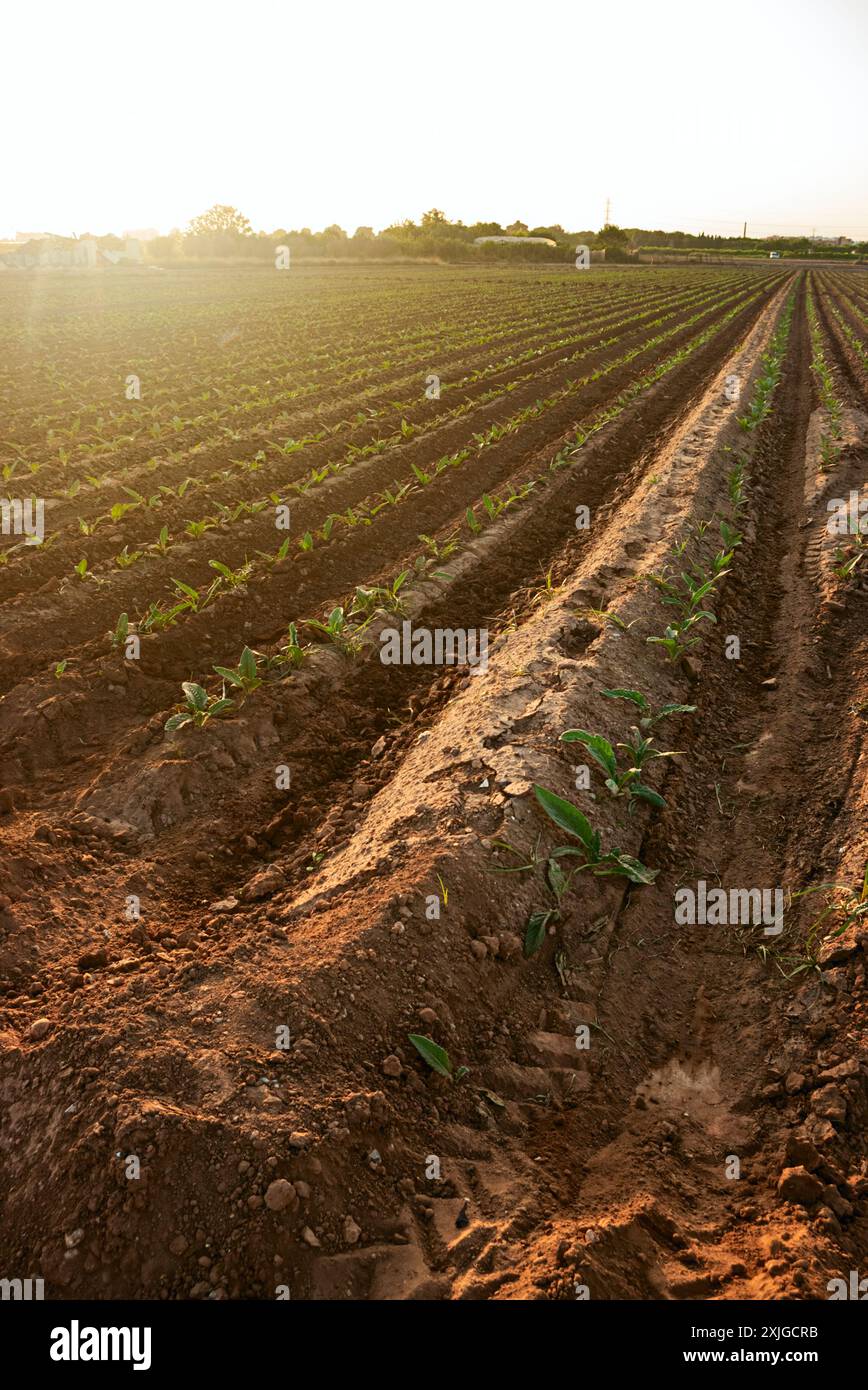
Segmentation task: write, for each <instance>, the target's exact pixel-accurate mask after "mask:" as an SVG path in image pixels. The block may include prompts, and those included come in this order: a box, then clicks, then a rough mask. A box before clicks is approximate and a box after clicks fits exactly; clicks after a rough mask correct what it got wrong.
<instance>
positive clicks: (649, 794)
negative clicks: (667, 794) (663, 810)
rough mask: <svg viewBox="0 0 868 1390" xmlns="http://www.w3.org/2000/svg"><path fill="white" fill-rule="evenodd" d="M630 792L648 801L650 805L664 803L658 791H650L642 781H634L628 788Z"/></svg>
mask: <svg viewBox="0 0 868 1390" xmlns="http://www.w3.org/2000/svg"><path fill="white" fill-rule="evenodd" d="M630 793H631V795H632V796H638V797H639V798H640V799H641V800H642V801H648V802H650V804H651V805H652V806H665V805H666V802H665V801H664V799H663V797H662V796H661V795H660V793H659V792H655V791H652V789H651V788H650V787H646V786H644V785H643V783H642V782H634V783H633V785H632V787H631V788H630Z"/></svg>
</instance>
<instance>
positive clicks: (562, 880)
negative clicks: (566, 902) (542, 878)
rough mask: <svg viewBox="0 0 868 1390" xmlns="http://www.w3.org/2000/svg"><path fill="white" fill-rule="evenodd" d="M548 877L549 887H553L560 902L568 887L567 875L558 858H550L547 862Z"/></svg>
mask: <svg viewBox="0 0 868 1390" xmlns="http://www.w3.org/2000/svg"><path fill="white" fill-rule="evenodd" d="M546 878H547V879H548V884H549V888H551V890H552V892H553V893H554V895H555V897H556V898H557V900H558V902H560V900H561V898H562V897H563V895H564V893H565V892H566V888H567V877H566V874H565V873H564V871H563V869H562V868H561V866H560V864H559V863H558V861H557V860H556V859H550V860H549V861H548V863H547V864H546Z"/></svg>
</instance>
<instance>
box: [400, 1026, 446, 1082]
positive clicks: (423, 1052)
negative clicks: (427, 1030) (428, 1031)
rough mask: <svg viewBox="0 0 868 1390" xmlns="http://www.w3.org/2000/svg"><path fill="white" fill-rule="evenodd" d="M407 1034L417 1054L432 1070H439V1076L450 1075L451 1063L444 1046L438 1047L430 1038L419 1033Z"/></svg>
mask: <svg viewBox="0 0 868 1390" xmlns="http://www.w3.org/2000/svg"><path fill="white" fill-rule="evenodd" d="M407 1036H408V1038H409V1039H410V1041H411V1043H412V1044H413V1046H414V1047H415V1049H416V1051H417V1052H418V1053H419V1056H420V1057H421V1058H422V1060H423V1061H425V1062H427V1063H428V1065H429V1067H430V1068H431V1069H432V1071H436V1072H439V1073H440V1075H441V1076H451V1075H452V1063H451V1062H450V1061H449V1053H448V1052H447V1051H446V1049H445V1047H440V1045H439V1044H438V1043H436V1042H432V1041H431V1039H430V1038H423V1037H422V1036H421V1035H420V1034H419V1033H408V1034H407Z"/></svg>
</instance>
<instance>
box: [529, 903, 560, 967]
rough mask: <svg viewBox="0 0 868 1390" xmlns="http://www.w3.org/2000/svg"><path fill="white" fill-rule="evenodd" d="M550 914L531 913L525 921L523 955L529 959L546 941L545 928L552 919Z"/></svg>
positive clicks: (549, 912)
mask: <svg viewBox="0 0 868 1390" xmlns="http://www.w3.org/2000/svg"><path fill="white" fill-rule="evenodd" d="M552 915H553V914H552V912H551V910H549V911H548V912H532V913H531V915H530V917H528V919H527V926H526V928H525V933H524V954H525V956H527V958H528V959H530V957H531V956H534V955H536V953H537V951H538V950H539V948H540V946H541V945H542V944H543V942H544V941H545V939H546V927H547V926H548V924H549V920H550V918H551V917H552Z"/></svg>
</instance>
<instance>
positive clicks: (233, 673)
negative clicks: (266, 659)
mask: <svg viewBox="0 0 868 1390" xmlns="http://www.w3.org/2000/svg"><path fill="white" fill-rule="evenodd" d="M257 655H258V653H256V652H252V651H251V650H250V648H249V647H245V648H244V650H243V652H242V653H241V659H240V660H239V662H238V665H237V666H235V667H230V666H215V667H214V670H215V671H216V672H217V675H218V676H222V677H223V679H224V680H225V681H228V682H229V684H230V685H232V686H235V688H236V689H238V690H243V691H244V694H245V695H250V694H252V692H253V691H254V690H258V689H259V687H260V685H261V684H262V678H261V676H260V675H259V672H258V671H257V668H256V657H257Z"/></svg>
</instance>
